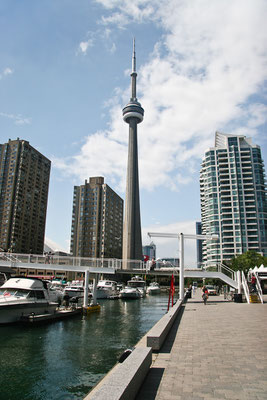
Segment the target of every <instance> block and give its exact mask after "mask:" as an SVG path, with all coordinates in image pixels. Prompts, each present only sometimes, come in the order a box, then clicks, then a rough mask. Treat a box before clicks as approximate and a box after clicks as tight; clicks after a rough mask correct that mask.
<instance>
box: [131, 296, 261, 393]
mask: <svg viewBox="0 0 267 400" xmlns="http://www.w3.org/2000/svg"><path fill="white" fill-rule="evenodd" d="M136 399H137V400H152V399H156V400H180V399H181V400H189V399H190V400H211V399H212V400H219V399H231V400H266V399H267V304H247V303H234V302H229V301H226V300H224V298H223V296H216V297H215V296H214V297H209V300H208V303H207V305H206V306H205V305H204V304H203V302H202V300H201V292H200V289H198V291H197V292H196V294H194V295H193V296H192V299H189V300H188V301H187V303H186V304H184V305H183V307H182V310H181V313H180V315H179V317H178V319H177V321H176V322H175V323H174V325H173V327H172V330H171V332H170V334H169V335H168V337H167V340H166V341H165V343H164V345H163V347H162V349H161V350H160V352H159V353H158V354H154V355H153V364H152V366H151V369H150V372H149V374H148V376H147V378H146V380H145V381H144V384H143V386H142V388H141V390H140V391H139V394H138V396H137V397H136Z"/></svg>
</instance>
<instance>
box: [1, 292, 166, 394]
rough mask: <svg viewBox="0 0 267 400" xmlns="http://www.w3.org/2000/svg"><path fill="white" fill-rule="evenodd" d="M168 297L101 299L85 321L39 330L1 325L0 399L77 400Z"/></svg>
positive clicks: (160, 310) (75, 319) (74, 320)
mask: <svg viewBox="0 0 267 400" xmlns="http://www.w3.org/2000/svg"><path fill="white" fill-rule="evenodd" d="M167 302H168V298H167V295H164V294H162V295H159V296H147V297H146V298H144V299H139V300H102V301H101V311H100V312H99V313H94V314H91V315H89V316H87V317H80V316H76V317H73V318H71V319H68V320H66V321H59V322H54V323H51V324H48V325H40V326H17V325H16V326H14V325H13V326H8V327H7V326H6V327H0V339H1V356H0V393H1V394H0V398H1V399H6V400H18V399H20V400H26V399H27V400H74V399H75V400H77V399H79V400H80V399H83V397H84V396H85V395H86V394H87V393H88V392H89V391H90V390H91V389H92V387H93V386H95V384H96V383H97V382H98V381H99V379H100V378H102V376H103V375H105V374H106V372H107V371H108V370H109V369H110V368H111V367H112V366H113V365H114V364H115V363H116V361H117V360H118V357H119V356H120V355H121V354H122V352H123V351H124V350H125V349H126V348H129V347H132V346H134V345H135V344H136V343H137V342H138V340H139V339H140V338H141V337H142V336H143V335H144V334H145V333H146V332H147V331H148V330H149V329H150V328H151V327H152V326H153V325H154V324H155V322H156V321H158V320H159V319H160V318H161V316H162V315H163V314H165V312H166V310H167Z"/></svg>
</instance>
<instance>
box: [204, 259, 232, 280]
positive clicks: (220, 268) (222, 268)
mask: <svg viewBox="0 0 267 400" xmlns="http://www.w3.org/2000/svg"><path fill="white" fill-rule="evenodd" d="M203 268H204V269H208V270H210V271H216V272H221V273H223V274H225V275H226V276H229V278H231V279H233V280H234V281H236V280H237V277H236V271H234V270H232V269H231V268H229V267H228V266H227V265H225V264H223V263H216V264H206V265H204V266H203Z"/></svg>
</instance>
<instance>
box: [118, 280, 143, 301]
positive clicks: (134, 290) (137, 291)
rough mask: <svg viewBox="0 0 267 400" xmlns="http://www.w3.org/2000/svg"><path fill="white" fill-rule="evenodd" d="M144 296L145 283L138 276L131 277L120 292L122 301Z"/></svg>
mask: <svg viewBox="0 0 267 400" xmlns="http://www.w3.org/2000/svg"><path fill="white" fill-rule="evenodd" d="M145 295H146V282H145V281H144V280H143V279H142V278H140V276H135V277H133V278H132V279H131V280H130V281H128V282H127V285H126V286H125V288H124V289H122V290H121V291H120V297H121V298H123V299H127V298H128V299H139V298H140V297H144V296H145Z"/></svg>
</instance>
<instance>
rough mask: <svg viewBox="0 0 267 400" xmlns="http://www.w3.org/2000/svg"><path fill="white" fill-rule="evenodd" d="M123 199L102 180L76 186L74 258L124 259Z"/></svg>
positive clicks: (73, 212)
mask: <svg viewBox="0 0 267 400" xmlns="http://www.w3.org/2000/svg"><path fill="white" fill-rule="evenodd" d="M122 229H123V200H122V198H121V197H120V196H119V195H118V194H117V193H115V192H114V191H113V190H112V189H111V188H110V187H109V186H108V185H107V184H105V183H104V178H103V177H92V178H90V179H89V182H87V180H85V184H84V185H81V186H74V194H73V211H72V228H71V248H70V251H71V253H72V254H73V256H75V257H90V258H91V257H92V258H100V257H103V258H121V256H122Z"/></svg>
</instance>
